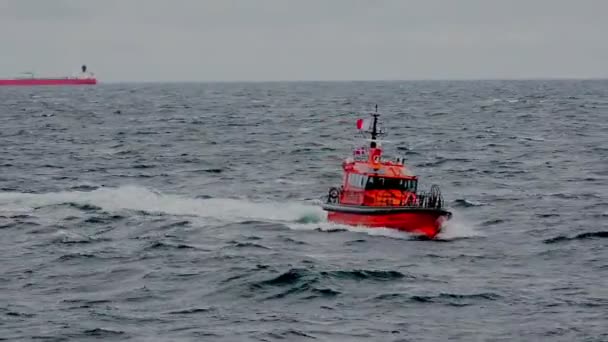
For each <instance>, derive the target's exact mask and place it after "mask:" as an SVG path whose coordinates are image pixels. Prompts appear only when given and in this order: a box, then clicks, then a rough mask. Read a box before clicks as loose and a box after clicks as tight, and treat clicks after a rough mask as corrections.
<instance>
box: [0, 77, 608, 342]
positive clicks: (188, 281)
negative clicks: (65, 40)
mask: <svg viewBox="0 0 608 342" xmlns="http://www.w3.org/2000/svg"><path fill="white" fill-rule="evenodd" d="M375 104H378V105H379V111H380V112H381V113H382V116H381V120H382V122H383V124H384V128H385V129H386V131H387V132H388V135H387V136H386V137H385V139H386V140H387V142H385V143H384V148H385V149H386V153H387V154H391V155H393V156H398V155H399V156H404V157H405V158H406V161H407V164H408V165H409V166H410V167H411V168H412V169H413V170H414V171H415V172H416V173H417V174H418V175H419V176H420V183H421V187H423V188H427V189H428V188H429V187H430V185H431V184H438V185H439V186H440V187H441V189H442V193H443V195H444V197H445V199H446V200H447V202H448V205H449V207H450V209H451V210H452V211H453V213H454V218H453V219H452V221H451V222H450V223H449V224H448V227H447V229H446V231H445V232H444V233H442V235H441V237H440V239H438V240H437V241H426V240H420V239H415V238H412V237H411V236H409V235H407V234H405V233H400V232H396V231H392V230H387V229H375V230H367V229H362V228H351V227H347V226H339V225H334V224H330V223H328V222H326V220H325V215H324V212H323V211H322V210H321V209H320V208H319V207H318V201H319V198H320V197H321V196H323V195H325V194H326V192H327V189H328V187H329V186H333V185H337V184H339V182H340V177H341V174H340V163H341V160H342V159H343V158H344V157H346V156H349V155H350V153H351V150H352V148H354V147H356V146H358V145H357V144H356V143H357V141H356V137H357V135H356V132H355V120H356V119H357V118H360V117H361V115H360V114H359V113H365V112H369V111H372V110H373V108H374V106H375ZM0 127H1V128H2V129H1V130H0V146H1V149H0V171H1V172H0V236H1V239H0V248H1V250H2V253H1V254H0V339H4V340H30V339H36V340H39V341H86V340H93V339H101V340H104V341H124V340H133V341H306V340H318V341H445V340H463V341H482V340H483V341H485V340H493V341H496V340H509V341H511V340H528V341H529V340H550V341H606V340H608V328H607V327H608V318H607V317H608V316H607V312H608V288H607V286H606V284H607V283H606V279H608V252H607V251H606V247H607V246H608V240H607V239H606V238H607V237H608V224H607V219H608V81H476V82H474V81H471V82H439V81H436V82H435V81H433V82H351V83H348V82H344V83H340V82H336V83H329V82H328V83H313V82H309V83H306V82H303V83H216V84H102V85H98V86H95V87H57V88H46V87H34V88H8V87H4V88H0Z"/></svg>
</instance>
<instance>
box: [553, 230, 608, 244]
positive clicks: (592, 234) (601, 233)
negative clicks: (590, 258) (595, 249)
mask: <svg viewBox="0 0 608 342" xmlns="http://www.w3.org/2000/svg"><path fill="white" fill-rule="evenodd" d="M607 237H608V231H598V232H586V233H581V234H577V235H575V236H564V235H559V236H556V237H554V238H550V239H546V240H544V241H543V242H544V243H547V244H551V243H559V242H566V241H572V240H586V239H595V238H607Z"/></svg>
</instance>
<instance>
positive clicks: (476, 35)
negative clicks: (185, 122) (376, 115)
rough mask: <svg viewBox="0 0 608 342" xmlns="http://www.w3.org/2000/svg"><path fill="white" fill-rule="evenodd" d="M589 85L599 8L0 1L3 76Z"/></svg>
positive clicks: (547, 3) (490, 0)
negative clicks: (84, 69)
mask: <svg viewBox="0 0 608 342" xmlns="http://www.w3.org/2000/svg"><path fill="white" fill-rule="evenodd" d="M81 64H87V66H88V67H89V69H90V70H91V71H93V72H95V74H96V75H97V76H98V77H99V79H100V81H101V82H115V81H233V80H367V79H370V80H381V79H390V80H394V79H400V80H407V79H470V78H474V79H479V78H555V77H567V78H598V77H607V76H608V0H458V1H457V0H417V1H409V0H366V1H363V0H232V1H231V0H0V75H1V76H4V77H6V76H15V75H17V74H18V73H20V72H22V71H34V72H36V73H37V74H38V75H40V76H43V75H47V76H48V75H52V76H55V75H65V74H74V73H75V72H77V70H78V68H79V67H80V65H81Z"/></svg>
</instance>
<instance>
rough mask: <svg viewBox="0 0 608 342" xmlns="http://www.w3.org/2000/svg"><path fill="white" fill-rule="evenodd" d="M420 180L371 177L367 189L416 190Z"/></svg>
mask: <svg viewBox="0 0 608 342" xmlns="http://www.w3.org/2000/svg"><path fill="white" fill-rule="evenodd" d="M417 186H418V181H417V180H415V179H402V178H385V177H369V178H368V179H367V184H366V185H365V189H366V190H403V191H411V192H416V188H417Z"/></svg>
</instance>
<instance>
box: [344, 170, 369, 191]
mask: <svg viewBox="0 0 608 342" xmlns="http://www.w3.org/2000/svg"><path fill="white" fill-rule="evenodd" d="M366 183H367V176H364V175H358V174H356V173H351V174H349V175H348V185H349V186H352V187H357V188H361V189H363V188H365V184H366Z"/></svg>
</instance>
